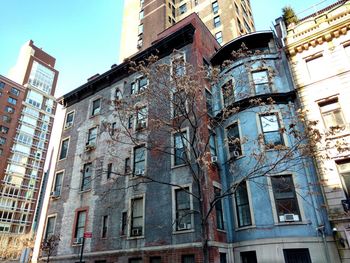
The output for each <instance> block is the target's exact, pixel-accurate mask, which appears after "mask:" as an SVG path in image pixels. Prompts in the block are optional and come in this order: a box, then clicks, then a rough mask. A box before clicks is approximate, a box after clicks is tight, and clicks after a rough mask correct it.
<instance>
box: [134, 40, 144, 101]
mask: <svg viewBox="0 0 350 263" xmlns="http://www.w3.org/2000/svg"><path fill="white" fill-rule="evenodd" d="M142 44H143V39H142V36H141V35H140V36H139V39H138V40H137V48H141V47H142ZM131 94H133V93H131Z"/></svg>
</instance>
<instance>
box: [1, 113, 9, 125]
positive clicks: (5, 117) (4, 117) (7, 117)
mask: <svg viewBox="0 0 350 263" xmlns="http://www.w3.org/2000/svg"><path fill="white" fill-rule="evenodd" d="M2 121H3V122H6V123H10V122H11V117H10V116H7V115H3V116H2Z"/></svg>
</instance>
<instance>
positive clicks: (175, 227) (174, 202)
mask: <svg viewBox="0 0 350 263" xmlns="http://www.w3.org/2000/svg"><path fill="white" fill-rule="evenodd" d="M184 189H187V191H188V192H189V193H192V185H191V184H185V185H181V186H173V187H172V199H173V200H172V211H173V212H172V213H173V222H174V223H173V234H177V233H184V232H185V233H186V232H193V231H194V213H193V196H192V194H189V193H187V192H185V194H186V195H188V197H189V202H190V207H189V211H190V212H191V213H190V214H189V216H190V217H191V228H186V229H180V230H179V229H178V215H177V214H178V210H177V195H176V193H177V191H181V190H182V191H185V190H184ZM186 227H188V226H186Z"/></svg>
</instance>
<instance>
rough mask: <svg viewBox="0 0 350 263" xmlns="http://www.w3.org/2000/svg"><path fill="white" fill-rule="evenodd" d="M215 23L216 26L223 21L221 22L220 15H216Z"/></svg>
mask: <svg viewBox="0 0 350 263" xmlns="http://www.w3.org/2000/svg"><path fill="white" fill-rule="evenodd" d="M213 24H214V27H215V28H216V27H219V26H221V24H222V23H221V18H220V15H217V16H214V18H213Z"/></svg>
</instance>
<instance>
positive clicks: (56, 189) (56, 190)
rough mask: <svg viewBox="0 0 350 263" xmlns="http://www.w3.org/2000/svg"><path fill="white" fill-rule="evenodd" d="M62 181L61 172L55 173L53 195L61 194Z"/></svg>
mask: <svg viewBox="0 0 350 263" xmlns="http://www.w3.org/2000/svg"><path fill="white" fill-rule="evenodd" d="M62 181H63V172H59V173H57V174H56V177H55V184H54V187H53V195H54V196H55V197H58V196H60V195H61V189H62Z"/></svg>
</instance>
